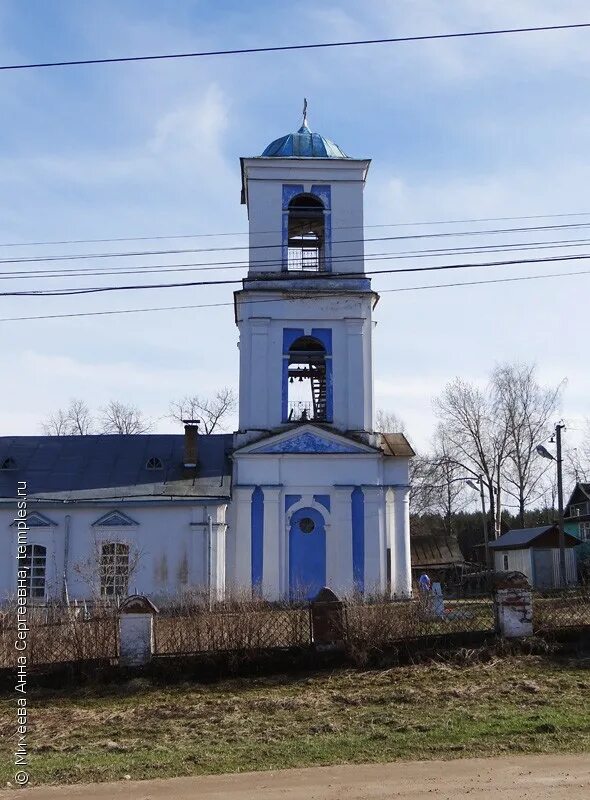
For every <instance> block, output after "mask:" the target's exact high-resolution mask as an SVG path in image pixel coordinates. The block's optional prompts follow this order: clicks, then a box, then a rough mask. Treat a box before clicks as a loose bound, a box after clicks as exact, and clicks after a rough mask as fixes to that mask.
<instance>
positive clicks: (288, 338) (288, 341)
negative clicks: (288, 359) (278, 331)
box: [283, 328, 305, 355]
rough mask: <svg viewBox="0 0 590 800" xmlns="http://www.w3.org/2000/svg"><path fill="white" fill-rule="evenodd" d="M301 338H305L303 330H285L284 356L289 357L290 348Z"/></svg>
mask: <svg viewBox="0 0 590 800" xmlns="http://www.w3.org/2000/svg"><path fill="white" fill-rule="evenodd" d="M300 336H305V330H304V329H303V328H283V355H289V348H290V347H291V345H292V344H293V342H295V341H297V339H299V337H300Z"/></svg>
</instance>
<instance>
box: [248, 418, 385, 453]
mask: <svg viewBox="0 0 590 800" xmlns="http://www.w3.org/2000/svg"><path fill="white" fill-rule="evenodd" d="M239 453H244V454H246V453H248V454H252V455H281V454H304V455H309V454H327V455H359V454H363V453H371V454H374V453H375V450H374V449H373V448H371V447H368V446H366V445H363V444H360V443H359V442H354V441H352V440H351V439H349V438H347V437H346V436H341V435H338V434H334V433H331V432H328V431H325V430H324V429H323V428H317V427H315V426H313V425H306V426H304V427H300V428H297V429H295V430H290V431H287V432H284V433H280V434H277V435H275V436H270V437H269V438H268V439H265V440H264V441H262V442H260V441H259V442H254V443H253V444H251V445H247V446H246V447H243V448H241V449H240V450H239V451H237V453H236V454H239Z"/></svg>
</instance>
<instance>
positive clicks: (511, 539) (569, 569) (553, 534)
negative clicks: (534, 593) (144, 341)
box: [490, 524, 579, 589]
mask: <svg viewBox="0 0 590 800" xmlns="http://www.w3.org/2000/svg"><path fill="white" fill-rule="evenodd" d="M577 544H579V542H578V540H577V539H576V537H575V536H572V535H571V534H569V533H566V534H565V548H566V549H565V572H566V582H567V583H568V585H570V586H573V585H575V584H576V583H577V582H578V578H577V566H576V554H575V550H574V547H575V546H576V545H577ZM490 549H491V550H492V551H493V552H494V567H495V569H496V571H497V572H513V571H515V572H522V573H524V574H525V575H526V576H527V578H528V579H529V581H530V583H531V586H533V588H535V589H551V588H554V587H558V586H559V585H560V581H559V527H558V526H557V525H555V524H553V525H544V526H543V527H540V528H520V529H518V528H514V529H513V530H510V531H508V533H505V534H504V535H503V536H500V538H499V539H496V541H495V542H490Z"/></svg>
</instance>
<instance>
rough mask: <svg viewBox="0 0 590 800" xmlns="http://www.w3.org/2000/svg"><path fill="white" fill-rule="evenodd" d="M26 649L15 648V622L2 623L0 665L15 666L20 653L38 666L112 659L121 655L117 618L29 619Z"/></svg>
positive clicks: (33, 664) (0, 666)
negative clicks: (119, 651)
mask: <svg viewBox="0 0 590 800" xmlns="http://www.w3.org/2000/svg"><path fill="white" fill-rule="evenodd" d="M28 627H29V630H28V632H27V637H26V650H24V651H19V650H17V649H16V647H15V643H16V641H17V630H16V627H15V626H14V621H13V620H12V624H11V621H10V620H8V621H7V622H5V623H4V624H3V625H2V626H0V668H2V667H14V665H15V664H16V663H17V657H18V655H19V654H21V653H24V654H26V656H27V664H28V665H29V666H30V667H37V666H41V665H44V664H57V663H60V662H62V663H63V662H80V661H94V660H110V659H115V658H117V655H118V637H117V631H118V621H117V617H116V616H114V615H111V616H100V617H92V618H90V619H84V618H82V617H74V616H70V617H69V618H65V619H62V620H61V621H59V622H50V623H46V622H39V621H38V620H35V619H34V618H33V619H32V620H29V623H28Z"/></svg>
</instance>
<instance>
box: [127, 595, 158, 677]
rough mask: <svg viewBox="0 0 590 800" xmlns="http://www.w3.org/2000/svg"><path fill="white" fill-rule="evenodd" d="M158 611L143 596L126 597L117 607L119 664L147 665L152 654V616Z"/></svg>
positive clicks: (129, 665)
mask: <svg viewBox="0 0 590 800" xmlns="http://www.w3.org/2000/svg"><path fill="white" fill-rule="evenodd" d="M158 613H159V612H158V609H157V608H156V606H155V605H154V604H153V603H152V601H151V600H149V599H148V598H147V597H145V596H144V595H140V594H134V595H131V596H129V597H126V598H125V600H123V602H122V603H121V605H120V606H119V664H120V665H121V666H125V667H135V666H141V665H142V664H147V663H148V662H149V661H150V660H151V658H152V655H153V653H154V647H155V642H154V614H158Z"/></svg>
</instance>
